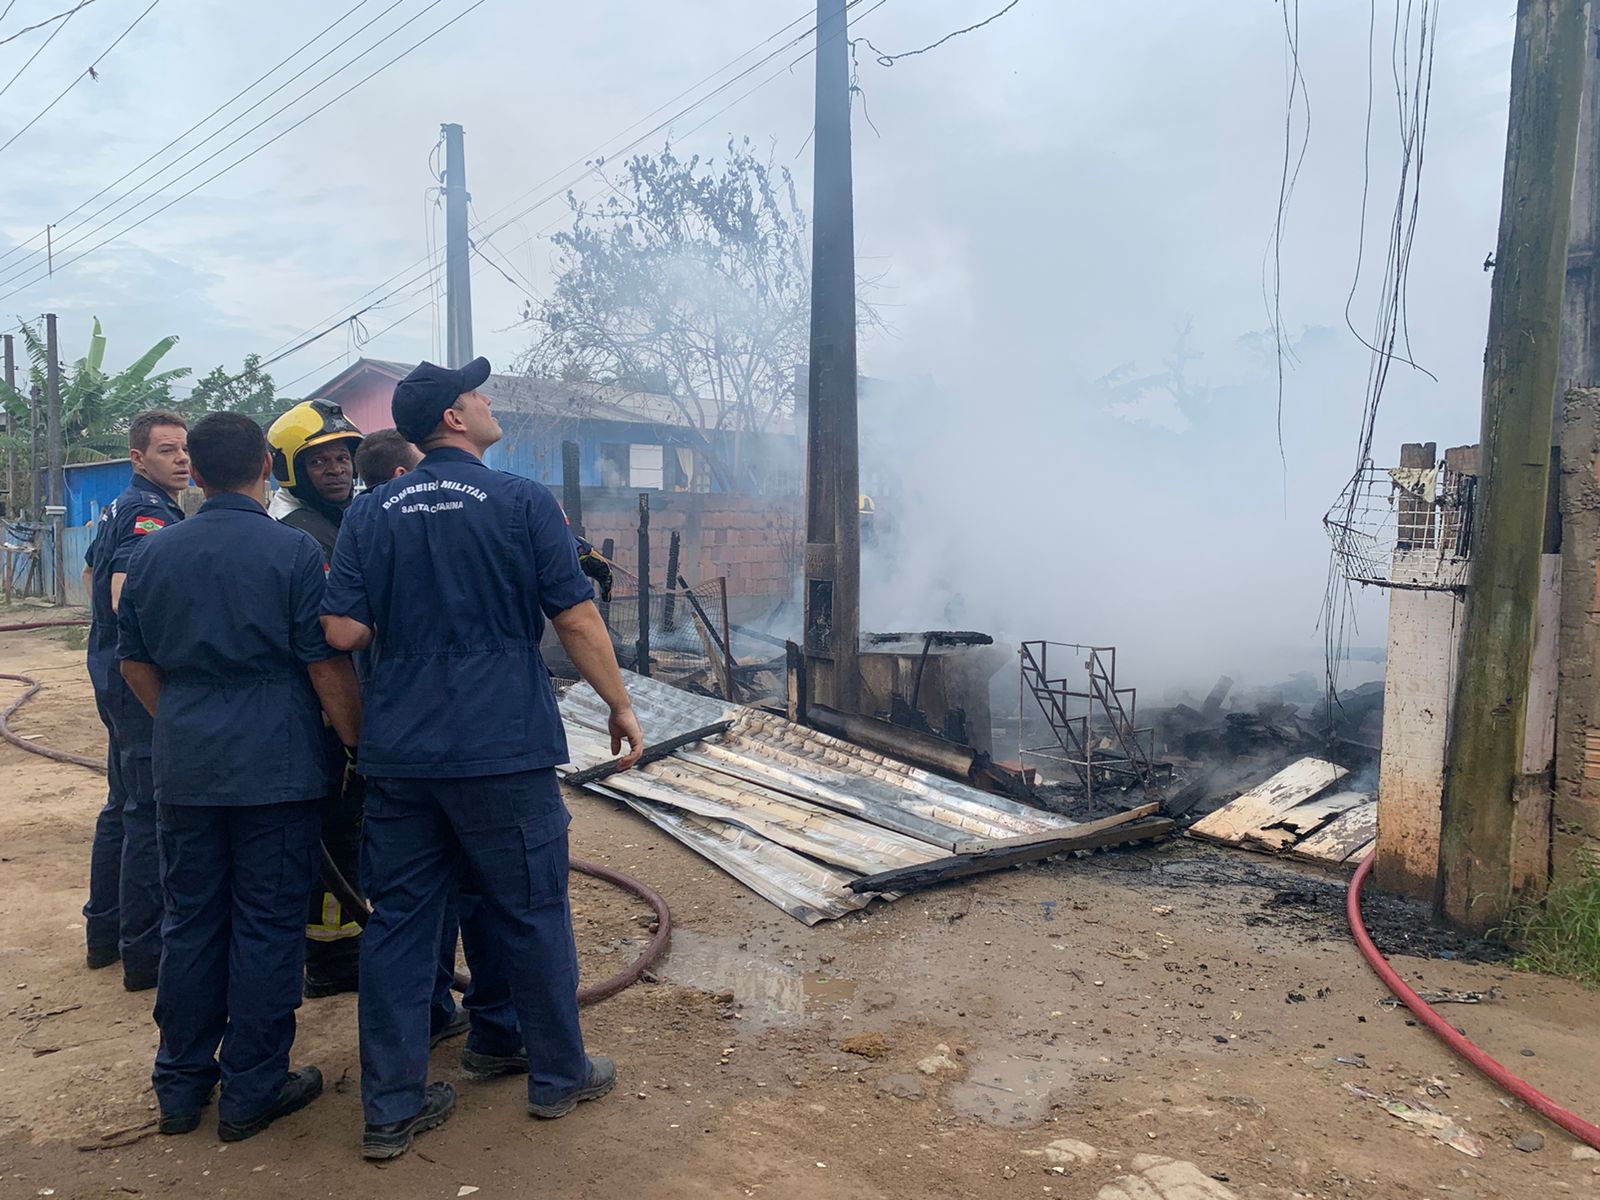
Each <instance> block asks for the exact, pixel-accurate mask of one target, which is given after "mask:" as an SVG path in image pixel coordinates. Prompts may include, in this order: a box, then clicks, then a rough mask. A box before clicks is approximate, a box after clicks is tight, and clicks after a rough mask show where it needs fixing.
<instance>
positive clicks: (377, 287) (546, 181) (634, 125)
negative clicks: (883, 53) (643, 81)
mask: <svg viewBox="0 0 1600 1200" xmlns="http://www.w3.org/2000/svg"><path fill="white" fill-rule="evenodd" d="M860 2H861V0H852V3H851V7H854V5H855V4H857V3H860ZM809 16H811V13H810V12H806V13H802V14H801V15H800V16H798V17H796V18H795V19H794V20H792V21H790V22H788V23H787V24H786V25H784V26H783V27H782V28H780V29H778V30H777V31H776V32H775V33H772V34H769V35H768V36H767V37H765V38H763V39H762V40H761V41H760V42H757V43H756V44H755V45H754V46H752V47H751V48H750V49H748V50H746V51H744V52H743V53H741V54H737V55H735V56H734V57H733V58H732V59H730V60H729V61H728V62H726V63H724V64H723V65H722V66H720V67H718V68H717V69H716V70H715V71H712V72H711V73H710V74H709V75H706V76H704V77H703V78H702V79H700V80H698V81H697V82H695V83H693V84H691V85H690V86H689V87H687V88H685V89H684V90H683V91H681V92H679V93H678V94H677V95H676V96H674V97H672V98H671V99H670V100H667V101H665V102H663V103H662V104H659V105H657V106H656V107H655V108H654V109H652V110H651V111H650V112H648V113H646V114H645V115H644V116H643V117H640V118H639V119H638V120H636V121H634V122H633V123H632V124H631V125H628V126H626V127H625V128H623V129H621V130H620V131H618V132H617V133H615V134H613V135H612V136H611V137H610V138H607V139H605V141H604V142H602V143H601V145H599V146H596V147H595V148H594V149H591V150H590V151H589V152H588V153H586V154H584V155H582V156H581V157H579V158H577V159H574V160H573V161H572V162H571V163H568V164H567V165H566V166H564V167H562V168H560V170H558V171H556V172H555V173H553V174H551V175H550V176H548V177H547V178H545V179H543V180H541V181H540V182H539V183H537V184H535V185H533V187H530V188H528V189H527V190H525V191H523V192H521V193H520V194H519V195H517V196H516V197H514V198H512V199H511V200H510V201H508V202H507V203H505V204H503V205H501V206H500V207H499V208H497V209H495V210H494V211H493V212H492V213H490V214H489V216H488V217H487V218H485V219H484V220H485V221H486V220H490V219H493V218H495V217H498V216H499V215H500V214H502V213H504V212H505V211H506V210H507V209H509V208H510V207H512V206H513V205H514V204H517V203H519V202H520V201H521V200H523V199H525V198H526V197H528V196H529V195H532V194H533V193H534V192H535V191H538V190H539V189H541V188H544V187H546V186H548V185H549V184H550V183H552V182H554V181H555V180H556V179H558V178H559V177H561V176H562V175H563V174H565V173H566V172H567V171H569V170H571V169H572V168H573V167H577V166H582V165H584V164H585V163H586V162H587V161H588V160H591V159H594V158H596V157H597V156H599V155H600V154H601V152H602V151H603V150H604V147H605V144H606V143H609V142H611V141H613V140H614V139H616V138H620V137H624V136H626V135H627V134H629V133H631V132H632V131H633V130H634V129H637V128H638V127H639V126H640V125H642V124H644V123H645V122H646V121H648V120H650V119H651V118H652V117H654V116H656V115H657V114H659V113H661V112H664V111H666V110H667V109H668V108H670V107H671V106H672V105H674V104H676V103H677V102H678V101H680V100H682V99H683V98H684V97H686V96H689V95H691V94H692V93H694V92H696V91H698V90H699V89H700V88H701V87H704V86H705V85H706V84H707V83H710V82H711V81H712V80H713V79H715V78H716V77H717V76H719V75H721V74H722V73H723V72H725V71H728V70H730V69H731V68H732V67H734V66H735V65H737V64H738V63H739V62H740V61H741V60H742V59H745V58H748V57H749V56H750V55H751V54H754V53H755V52H756V51H758V50H760V49H761V48H762V47H763V46H765V45H767V44H768V43H770V42H773V41H776V40H777V39H778V38H780V37H782V36H783V35H784V34H785V33H787V32H788V31H789V30H791V29H793V28H794V27H795V26H796V25H799V24H801V23H803V22H804V21H805V20H806V19H807V18H808V17H809ZM810 32H811V31H810V30H807V33H808V34H809V33H810ZM802 36H805V35H802ZM791 44H792V43H791ZM785 48H787V47H785ZM771 57H772V56H771V55H769V56H768V57H767V58H765V59H763V60H761V61H762V62H763V63H764V62H767V61H770V60H771ZM756 65H757V66H758V67H759V66H760V65H761V64H760V63H758V64H756ZM713 94H714V93H713ZM709 98H710V96H709V95H708V96H704V97H701V99H700V100H697V101H695V103H694V104H692V105H689V106H688V107H686V108H685V109H683V110H682V111H681V112H680V113H679V114H678V115H679V116H682V115H685V114H686V113H688V112H690V111H692V110H693V109H694V108H695V107H696V106H698V105H699V104H702V103H704V102H705V100H707V99H709ZM673 119H676V118H673ZM625 152H626V148H625V149H624V150H622V151H617V152H616V153H625ZM585 173H587V172H585ZM562 190H565V189H562ZM557 194H558V195H559V194H560V193H559V192H558V193H557ZM549 199H550V197H549V196H546V197H545V198H544V199H542V200H540V201H539V202H538V204H536V205H534V207H538V205H539V204H544V203H547V202H548V200H549ZM528 211H531V209H529V210H525V211H524V212H522V213H519V214H518V215H517V216H515V217H513V218H512V219H511V220H510V221H508V222H505V223H504V224H503V225H501V226H500V227H497V228H496V229H495V230H493V231H492V232H490V233H489V234H487V235H484V236H493V235H494V234H497V233H499V232H500V231H501V230H502V229H503V228H504V227H505V225H509V224H514V223H515V222H516V221H518V220H520V219H521V217H522V216H525V215H526V214H527V212H528ZM482 226H483V222H482V221H480V222H479V223H478V224H477V225H475V226H473V229H472V231H471V232H478V231H480V230H481V229H482ZM428 261H429V260H428V259H427V258H421V259H418V260H417V261H416V262H414V263H412V264H410V265H409V266H406V267H402V268H401V269H400V270H398V271H396V272H395V273H394V274H393V275H391V276H389V278H387V279H385V280H384V281H383V282H381V283H378V284H375V285H374V286H373V287H371V288H368V289H367V290H366V291H365V292H363V293H362V294H361V295H359V296H357V297H356V298H355V300H353V301H352V302H351V303H352V304H359V303H360V302H361V301H363V300H365V299H366V298H367V297H368V296H371V295H373V294H374V293H377V292H380V291H382V290H383V289H384V288H386V287H388V286H389V285H390V284H392V283H394V282H395V280H397V279H399V278H401V277H402V276H405V275H407V274H408V273H410V272H413V271H415V270H416V268H417V267H418V266H420V265H422V264H424V263H426V262H428ZM410 282H411V280H408V281H407V282H406V283H404V284H401V285H399V287H398V288H397V289H396V290H397V291H398V290H403V289H404V288H405V287H407V286H409V284H410ZM389 294H391V295H392V294H393V293H389ZM363 311H364V310H363ZM335 316H337V314H336V313H330V314H329V315H328V316H327V317H324V318H323V320H322V321H320V322H318V323H317V324H316V325H313V326H310V327H309V329H307V330H303V331H302V332H301V334H300V335H297V336H304V335H305V333H307V332H310V330H314V329H316V328H317V327H318V326H319V325H322V324H324V323H326V322H328V321H332V320H334V318H335ZM333 328H337V325H335V326H333ZM294 340H295V339H293V338H291V339H290V341H294Z"/></svg>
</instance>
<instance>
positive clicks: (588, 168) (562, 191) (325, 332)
mask: <svg viewBox="0 0 1600 1200" xmlns="http://www.w3.org/2000/svg"><path fill="white" fill-rule="evenodd" d="M865 2H866V0H850V3H849V4H848V5H847V6H846V9H847V11H848V10H849V9H851V8H855V7H856V6H857V5H859V4H862V3H865ZM887 2H888V0H877V2H876V3H875V4H873V5H872V7H871V8H869V9H867V10H866V12H864V13H862V14H861V16H860V17H858V18H857V20H861V19H864V18H865V17H867V16H869V15H871V14H872V13H873V12H876V11H877V10H878V9H879V8H882V7H883V5H884V4H885V3H887ZM804 19H805V18H804V17H801V18H797V19H796V20H794V21H790V22H789V23H788V24H787V25H785V26H783V28H782V29H780V30H779V31H778V32H777V33H776V34H773V35H769V36H768V37H767V38H765V39H764V40H763V41H762V42H760V43H758V44H757V45H756V46H755V47H754V48H753V49H752V50H750V51H746V52H745V53H744V54H741V55H738V56H736V57H735V58H734V59H733V60H732V61H731V62H730V63H729V64H727V65H725V66H724V67H722V68H719V69H718V70H717V71H714V72H712V73H711V74H710V75H708V76H706V77H705V80H703V81H702V83H704V82H708V81H710V80H711V79H715V78H716V77H717V76H718V75H720V74H722V73H723V72H724V71H726V70H728V69H730V68H731V67H732V66H733V65H735V64H737V63H738V62H739V61H741V60H742V59H744V58H747V57H749V55H750V54H751V53H753V52H755V50H759V49H760V48H761V47H762V46H765V45H767V44H768V43H770V42H772V41H774V40H776V39H777V38H778V37H781V36H782V35H783V34H784V33H786V32H787V31H788V30H790V29H792V28H793V27H794V26H795V25H797V24H799V23H800V22H801V21H802V20H804ZM814 32H816V26H814V25H813V26H812V27H810V28H809V29H807V30H805V31H804V32H802V33H801V34H799V35H798V36H796V37H794V38H791V39H790V40H789V41H787V42H785V43H784V44H783V45H782V46H780V47H778V49H777V50H775V51H772V52H771V53H769V54H767V55H765V56H763V57H762V58H761V59H760V60H758V61H757V62H756V63H754V64H752V65H751V66H750V67H747V68H745V69H744V70H742V71H740V72H739V74H738V75H736V76H734V77H733V78H732V79H730V80H728V81H726V82H724V83H723V84H721V85H719V86H718V87H717V88H715V89H714V90H712V91H711V92H709V93H707V94H706V95H704V96H702V97H700V98H699V99H698V100H696V101H694V102H693V103H692V104H690V105H687V106H686V107H685V108H683V109H682V110H680V111H679V112H677V113H675V114H673V115H672V116H671V117H669V118H667V120H666V121H664V122H661V123H658V124H657V125H655V126H654V127H652V128H651V129H649V130H647V131H646V132H645V133H643V134H641V135H639V136H638V137H636V138H634V139H632V140H631V141H630V142H628V143H627V144H626V145H625V146H623V147H621V148H620V149H618V150H615V151H612V152H611V153H610V154H608V155H606V156H605V157H607V158H613V157H616V156H617V155H619V154H624V153H627V152H628V151H629V150H632V149H634V148H635V147H637V146H638V145H640V144H642V143H643V142H644V141H645V140H647V139H648V138H651V137H654V136H655V135H656V134H657V133H659V132H660V131H661V130H662V129H665V128H670V126H671V125H672V124H674V123H675V122H676V121H678V120H681V119H682V117H684V116H685V115H687V114H688V113H690V112H692V111H694V109H696V108H698V107H699V106H700V105H702V104H704V103H705V102H706V101H707V100H709V99H711V98H712V97H714V96H717V95H720V94H721V93H722V92H724V91H726V90H727V88H728V87H730V86H731V85H732V84H735V83H737V82H739V81H740V80H741V79H745V78H748V77H749V75H751V74H752V73H753V72H754V71H756V70H759V69H760V68H761V67H762V66H764V65H766V64H767V63H769V62H771V61H772V60H773V59H774V58H777V57H778V56H780V55H782V54H784V53H786V52H787V51H788V50H789V49H791V48H792V47H794V46H795V45H798V44H799V43H800V42H801V41H803V40H805V39H806V38H807V37H810V36H811V34H813V33H814ZM813 53H815V47H813V48H812V49H809V50H807V51H806V52H805V53H804V54H801V55H800V56H799V57H798V58H796V59H795V60H794V61H793V62H790V63H788V64H786V65H784V66H783V67H781V68H779V70H777V71H776V72H774V73H773V74H771V75H769V76H768V77H766V78H765V79H763V80H761V81H760V82H759V83H757V84H756V85H755V86H754V87H752V88H750V89H748V90H747V91H745V92H743V93H741V94H740V95H739V96H737V97H736V98H735V99H734V100H732V101H731V102H730V103H728V104H726V105H724V106H723V107H722V108H720V109H718V110H717V111H716V112H714V113H713V114H711V116H710V117H708V118H707V119H706V120H705V121H702V122H701V123H700V124H699V125H696V126H694V127H693V128H692V129H691V130H690V131H689V134H690V135H692V134H693V133H695V132H697V131H698V130H700V129H702V128H704V127H705V125H707V124H709V123H710V121H713V120H716V119H717V118H718V117H720V116H721V115H722V114H723V113H726V112H727V111H728V110H729V109H731V108H733V107H735V106H736V105H738V104H739V103H741V102H742V101H743V100H744V99H746V98H748V97H749V96H751V95H753V94H754V93H755V92H757V91H759V90H761V88H763V87H766V86H767V85H768V84H770V83H772V82H773V81H774V80H776V79H778V78H779V77H781V76H782V75H784V74H787V73H788V72H790V71H792V70H793V68H794V67H795V66H796V65H798V64H799V63H801V62H803V61H805V59H806V58H808V57H810V55H811V54H813ZM698 86H700V85H696V87H698ZM694 90H695V88H693V87H692V88H690V89H687V91H686V92H682V93H679V95H680V97H681V96H683V95H686V94H688V93H689V92H692V91H694ZM666 107H667V105H660V106H658V107H657V108H656V109H655V110H653V112H652V113H651V114H649V115H648V116H646V117H644V118H641V119H640V120H638V121H635V122H634V123H633V124H632V125H630V126H629V127H628V129H627V130H624V131H623V133H622V134H619V135H618V136H624V135H625V134H626V133H627V132H628V131H629V130H632V129H635V128H638V126H639V125H641V124H643V123H644V121H645V120H648V119H649V116H653V115H654V114H655V113H659V112H660V111H662V109H664V108H666ZM685 136H688V135H685ZM598 157H599V155H598V153H597V152H591V154H590V155H588V156H586V158H585V159H582V160H574V162H573V163H571V164H568V167H569V168H571V167H573V166H578V165H582V166H583V168H584V169H583V171H582V172H581V173H580V174H579V175H577V176H576V177H575V178H572V179H569V180H568V181H566V182H565V183H563V184H562V185H561V186H559V187H557V188H556V189H554V190H552V191H551V192H549V193H547V194H546V195H544V196H543V197H541V198H540V199H539V200H538V201H536V202H535V203H533V204H531V205H527V206H525V207H524V208H522V209H521V210H519V211H518V212H516V213H514V214H513V215H512V216H510V217H508V218H507V219H505V220H504V221H502V222H500V224H498V225H497V226H495V228H494V229H492V230H489V231H487V232H483V231H482V230H481V225H482V222H480V224H479V227H478V228H477V230H476V232H477V233H478V238H479V240H482V241H485V242H487V241H488V240H489V239H491V238H493V237H494V236H495V235H497V234H499V233H500V232H502V231H504V230H505V229H506V228H508V227H509V226H511V225H513V224H516V223H517V222H518V221H520V220H521V219H522V218H524V217H526V216H527V215H528V214H529V213H531V212H533V211H535V210H536V209H537V208H539V207H541V206H542V205H544V204H547V203H550V202H551V201H552V200H556V199H559V198H561V197H562V196H565V195H566V194H567V193H568V192H570V191H571V189H572V187H573V186H575V185H576V184H577V183H578V182H579V181H581V180H582V179H583V177H584V176H586V175H589V174H592V173H593V172H594V171H595V169H596V166H597V163H596V162H595V161H593V160H595V159H597V158H598ZM559 174H560V173H559V172H558V173H557V174H556V175H552V176H550V177H549V179H547V180H545V181H544V182H545V183H548V182H550V180H554V179H556V178H557V177H558V176H559ZM536 186H543V184H540V185H536ZM533 190H535V189H529V190H528V191H527V192H524V193H523V196H524V197H525V196H527V195H528V194H529V193H530V192H532V191H533ZM513 203H515V201H513ZM508 207H510V205H509V204H508V205H503V206H501V208H500V209H498V210H496V214H494V215H498V214H499V213H503V212H504V211H505V210H506V208H508ZM563 220H565V215H563V216H562V217H559V218H557V219H556V221H554V222H552V223H551V224H550V225H547V226H545V227H544V228H543V229H541V230H539V231H538V232H536V233H535V234H533V235H531V236H529V237H528V238H526V239H524V240H523V241H522V242H520V243H518V244H517V245H516V246H514V247H513V248H512V249H513V250H520V249H521V248H522V247H523V246H525V245H528V244H530V243H531V242H533V241H534V240H535V239H536V238H537V237H538V236H540V235H542V234H543V233H545V232H548V230H550V229H552V228H554V227H555V225H558V224H560V223H561V221H563ZM497 249H498V248H497ZM500 253H501V254H502V255H503V256H506V257H507V258H508V259H509V255H508V254H507V252H506V251H504V250H501V251H500ZM418 261H419V263H422V264H429V263H430V260H429V259H428V258H426V257H425V258H423V259H421V260H418ZM486 261H487V260H486ZM417 265H418V264H417V263H413V264H412V265H411V267H407V268H405V269H403V270H401V271H398V272H396V273H395V274H394V275H391V276H390V277H389V278H388V279H387V280H385V281H384V282H383V283H381V284H379V285H377V286H376V287H373V288H369V289H368V290H367V292H365V293H363V295H362V296H360V297H358V298H357V300H358V301H359V300H361V299H365V297H366V296H369V295H371V294H372V293H373V292H376V291H379V290H380V289H381V288H383V287H385V286H386V285H388V284H390V283H392V282H393V281H394V280H396V279H398V278H400V277H401V276H402V275H406V274H407V272H409V271H412V270H413V268H415V267H416V266H417ZM491 265H492V264H491ZM432 269H433V268H432V266H431V265H424V268H423V270H422V271H421V272H420V273H415V274H412V275H411V276H410V277H409V278H408V279H407V280H406V281H405V282H404V283H402V284H400V285H398V286H397V287H395V288H393V289H391V290H390V291H388V292H385V293H384V294H383V295H381V296H379V297H378V299H377V300H374V301H372V302H371V303H369V304H367V305H365V306H364V307H362V308H360V309H358V310H357V311H356V313H355V314H353V315H355V316H359V315H361V314H362V313H366V312H369V311H372V310H373V309H375V308H377V307H379V306H381V305H383V304H384V303H386V302H387V301H389V300H390V299H391V298H393V297H394V296H396V295H398V294H399V293H402V292H404V291H406V289H408V288H410V287H412V286H413V285H415V284H416V283H417V282H418V281H419V280H421V279H423V278H425V277H426V276H427V275H428V274H429V273H430V272H431V271H432ZM519 290H520V289H519ZM3 298H4V297H0V299H3ZM417 311H421V310H420V309H417V310H413V313H411V314H408V317H409V316H411V315H415V312H417ZM348 319H349V318H340V319H339V320H336V321H334V322H333V323H332V324H330V325H328V326H327V327H326V328H324V329H322V330H321V331H320V332H310V331H304V332H303V334H302V336H301V338H300V340H299V341H298V342H296V343H295V344H293V345H291V346H289V347H288V348H286V349H280V350H277V351H275V352H274V353H273V355H271V356H270V357H269V358H268V359H267V360H265V361H264V362H263V364H262V365H266V363H267V362H276V361H278V360H279V359H282V358H286V357H288V356H289V355H290V354H292V353H294V352H295V351H297V350H300V349H303V348H305V347H306V346H308V345H310V344H311V343H313V342H315V341H318V340H320V339H322V338H324V337H327V336H329V335H330V334H333V333H336V332H337V331H338V330H339V329H341V328H343V327H344V324H345V321H346V320H348ZM405 319H406V318H402V319H401V320H402V321H403V320H405ZM399 323H400V322H398V321H397V322H395V324H399ZM313 328H314V327H313ZM390 328H393V326H390ZM374 336H378V335H374ZM318 369H320V368H318ZM312 373H314V372H308V374H312ZM301 378H304V376H302V377H301ZM293 382H299V380H298V379H297V380H295V381H293ZM286 386H288V385H286Z"/></svg>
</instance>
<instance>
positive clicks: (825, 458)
mask: <svg viewBox="0 0 1600 1200" xmlns="http://www.w3.org/2000/svg"><path fill="white" fill-rule="evenodd" d="M845 9H846V0H817V85H816V86H817V94H816V134H815V137H814V139H813V142H812V145H813V152H812V153H813V156H814V157H813V163H814V169H813V174H814V192H813V199H812V208H811V214H812V215H811V373H810V380H809V383H808V386H807V392H806V410H807V415H806V557H805V656H806V675H807V677H808V680H809V685H810V688H811V698H812V699H813V700H814V701H815V702H817V703H818V704H824V705H828V706H831V707H832V708H835V709H837V710H838V711H840V712H844V713H855V712H857V711H858V710H859V709H860V697H861V673H860V668H859V665H858V661H857V656H858V654H859V652H860V643H861V542H860V529H859V527H858V525H857V512H856V505H857V502H858V501H857V495H858V493H859V491H860V486H859V476H860V458H859V448H858V443H857V438H856V249H855V215H854V200H853V189H852V182H851V173H850V44H849V39H848V36H847V32H848V26H847V20H848V18H847V17H846V13H845Z"/></svg>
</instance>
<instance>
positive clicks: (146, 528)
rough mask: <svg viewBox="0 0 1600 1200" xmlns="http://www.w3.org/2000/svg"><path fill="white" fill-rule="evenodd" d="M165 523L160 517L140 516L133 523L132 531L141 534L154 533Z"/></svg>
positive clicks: (163, 526)
mask: <svg viewBox="0 0 1600 1200" xmlns="http://www.w3.org/2000/svg"><path fill="white" fill-rule="evenodd" d="M166 524H167V523H166V522H165V521H163V520H162V519H161V518H160V517H140V518H139V519H138V520H137V521H135V522H134V523H133V531H134V533H136V534H139V535H141V536H142V535H144V534H147V533H154V532H155V531H156V530H158V529H162V528H165V526H166ZM165 544H166V543H165V542H163V543H162V545H165Z"/></svg>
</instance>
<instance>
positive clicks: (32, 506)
mask: <svg viewBox="0 0 1600 1200" xmlns="http://www.w3.org/2000/svg"><path fill="white" fill-rule="evenodd" d="M39 400H40V396H39V385H38V384H37V383H36V384H34V385H33V386H32V387H30V388H29V389H28V429H29V430H30V432H31V435H32V438H33V449H32V453H31V454H30V456H29V459H28V461H29V462H30V463H31V464H32V467H31V469H30V471H29V474H28V514H29V516H31V517H32V518H33V519H34V520H35V521H38V520H42V519H43V517H44V459H42V458H41V457H40V456H39V453H40V449H41V448H40V445H39V438H40V430H39Z"/></svg>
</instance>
